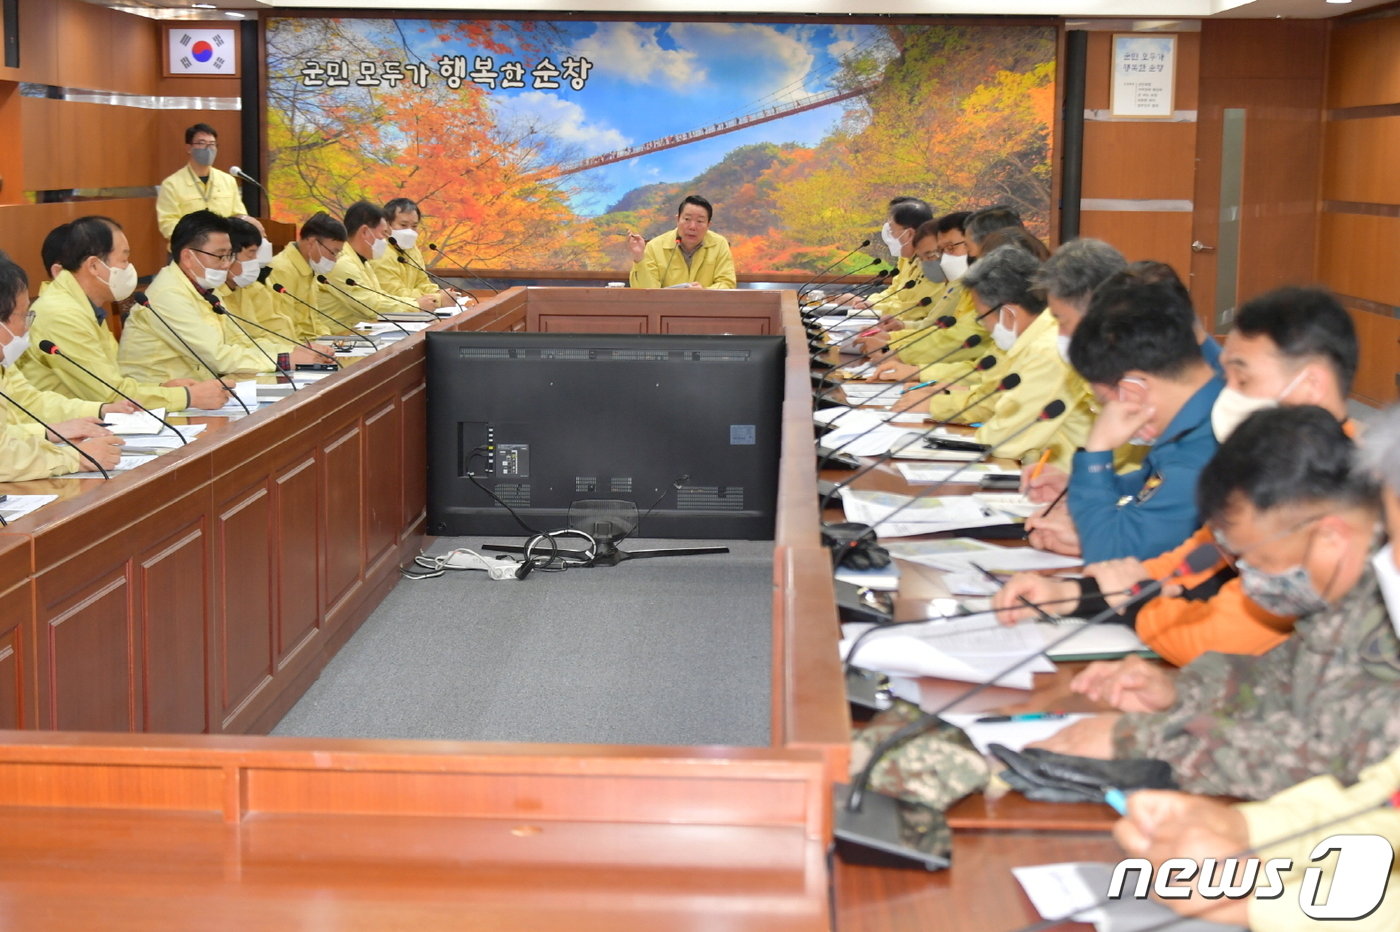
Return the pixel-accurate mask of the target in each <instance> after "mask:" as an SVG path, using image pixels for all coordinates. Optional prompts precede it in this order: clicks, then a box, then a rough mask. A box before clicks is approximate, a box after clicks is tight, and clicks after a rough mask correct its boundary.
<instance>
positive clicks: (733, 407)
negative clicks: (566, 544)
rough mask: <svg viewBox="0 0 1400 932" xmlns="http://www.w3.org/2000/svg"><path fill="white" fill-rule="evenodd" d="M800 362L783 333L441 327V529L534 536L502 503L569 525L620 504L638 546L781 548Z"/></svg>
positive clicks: (437, 470)
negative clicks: (784, 469) (773, 543)
mask: <svg viewBox="0 0 1400 932" xmlns="http://www.w3.org/2000/svg"><path fill="white" fill-rule="evenodd" d="M784 356H785V348H784V342H783V339H782V338H781V337H776V336H704V335H690V334H597V333H465V332H432V333H429V334H427V393H428V398H427V401H428V533H430V534H435V535H443V536H454V537H456V536H464V535H468V534H471V535H484V536H517V535H525V534H527V532H526V530H525V528H523V527H521V525H520V523H518V522H517V521H516V520H515V518H513V517H512V516H511V514H510V511H508V510H507V509H506V508H505V507H504V506H503V505H502V504H501V503H502V502H504V503H506V504H509V505H510V506H511V508H512V509H514V511H515V512H516V514H518V515H519V516H520V519H521V521H523V522H524V523H525V524H526V525H528V526H529V527H530V528H531V529H533V530H535V531H549V530H557V529H560V528H564V527H568V526H569V521H568V519H569V508H570V506H571V505H572V504H573V503H574V502H576V501H582V500H604V501H609V500H611V501H625V502H631V503H633V504H635V506H636V510H637V512H638V514H640V515H643V518H642V521H641V524H640V527H639V528H638V529H637V531H636V534H635V536H637V537H651V538H669V539H686V538H689V539H702V540H714V539H736V540H767V539H770V538H772V536H773V522H774V514H775V512H776V508H777V490H778V453H779V449H780V447H781V437H780V436H779V434H780V429H781V411H782V403H783V365H784ZM493 496H494V497H493ZM497 499H499V501H497ZM629 536H631V535H629Z"/></svg>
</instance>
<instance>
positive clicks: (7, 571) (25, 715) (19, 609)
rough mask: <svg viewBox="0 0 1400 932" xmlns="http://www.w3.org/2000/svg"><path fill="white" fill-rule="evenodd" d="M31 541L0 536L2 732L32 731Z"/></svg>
mask: <svg viewBox="0 0 1400 932" xmlns="http://www.w3.org/2000/svg"><path fill="white" fill-rule="evenodd" d="M33 565H34V561H33V549H32V546H31V543H30V540H29V538H28V537H26V536H24V535H21V534H6V533H3V532H0V606H4V612H3V617H0V728H33V727H34V725H35V704H34V656H33V654H34V635H35V631H34V582H33V580H32V579H31V578H30V576H31V573H32V571H33Z"/></svg>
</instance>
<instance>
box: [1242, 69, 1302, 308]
mask: <svg viewBox="0 0 1400 932" xmlns="http://www.w3.org/2000/svg"><path fill="white" fill-rule="evenodd" d="M1241 83H1243V84H1245V85H1253V84H1257V85H1258V86H1257V90H1256V92H1255V94H1254V95H1253V96H1254V97H1255V98H1256V99H1258V100H1274V101H1277V102H1278V103H1277V104H1274V105H1269V104H1262V105H1258V106H1252V107H1251V108H1250V111H1249V115H1248V116H1247V118H1246V121H1245V173H1244V188H1243V200H1244V203H1243V204H1242V205H1241V206H1242V209H1241V217H1240V261H1239V279H1238V281H1239V299H1240V301H1241V302H1244V301H1247V300H1249V299H1250V298H1253V297H1255V296H1257V295H1260V294H1262V293H1264V292H1266V291H1269V290H1271V289H1273V288H1278V287H1280V286H1282V285H1291V284H1310V283H1311V282H1312V281H1313V267H1314V265H1315V262H1316V255H1317V219H1318V195H1317V192H1318V181H1319V173H1320V171H1321V167H1322V141H1321V133H1320V132H1319V130H1320V129H1321V125H1322V106H1321V105H1322V84H1321V80H1320V77H1307V78H1300V79H1285V78H1277V79H1269V80H1266V81H1259V82H1253V81H1250V82H1239V81H1235V82H1233V86H1235V87H1236V88H1238V87H1239V85H1240V84H1241ZM1280 153H1287V154H1288V157H1287V158H1280V157H1279V154H1280Z"/></svg>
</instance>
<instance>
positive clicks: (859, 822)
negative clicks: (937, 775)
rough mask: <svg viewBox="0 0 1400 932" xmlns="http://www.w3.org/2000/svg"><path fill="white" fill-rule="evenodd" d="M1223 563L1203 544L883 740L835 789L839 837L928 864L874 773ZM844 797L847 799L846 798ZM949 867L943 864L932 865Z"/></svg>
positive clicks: (1214, 550)
mask: <svg viewBox="0 0 1400 932" xmlns="http://www.w3.org/2000/svg"><path fill="white" fill-rule="evenodd" d="M1219 560H1220V550H1219V549H1218V548H1217V547H1216V546H1215V545H1214V544H1202V545H1201V546H1200V547H1197V548H1196V549H1195V550H1193V551H1191V552H1190V553H1188V554H1187V555H1186V557H1185V559H1184V560H1182V562H1181V563H1180V564H1179V565H1178V566H1177V567H1176V568H1175V569H1173V570H1172V571H1171V572H1170V573H1168V574H1167V575H1166V576H1164V577H1162V578H1161V579H1156V580H1153V581H1152V582H1151V583H1148V584H1147V585H1145V586H1143V587H1142V589H1141V590H1140V591H1139V592H1138V593H1137V594H1136V595H1134V596H1133V597H1132V598H1130V599H1128V600H1127V601H1126V602H1124V603H1123V605H1121V606H1119V607H1118V608H1109V609H1106V610H1104V611H1102V612H1099V613H1098V614H1097V615H1095V616H1094V617H1092V618H1090V619H1088V620H1087V621H1086V622H1085V623H1084V624H1083V625H1082V626H1077V627H1074V628H1072V629H1070V630H1069V631H1068V632H1066V633H1065V634H1064V635H1062V636H1060V637H1058V638H1055V639H1054V640H1052V641H1050V642H1049V643H1047V644H1046V645H1045V646H1044V647H1042V648H1041V649H1040V650H1037V651H1032V652H1031V653H1028V654H1026V655H1025V656H1024V657H1021V658H1019V659H1018V660H1017V661H1016V662H1015V663H1012V664H1011V665H1010V666H1008V667H1006V668H1005V669H1004V670H1001V671H1000V672H998V673H996V674H994V675H993V676H990V677H988V678H987V679H986V681H984V682H981V683H978V684H976V685H974V686H973V687H972V688H970V689H967V690H965V691H963V692H962V693H961V694H960V695H958V696H956V697H954V698H953V700H952V701H950V702H947V703H945V704H944V705H942V706H940V707H939V708H938V709H936V710H934V711H932V712H925V713H924V714H923V715H921V716H920V717H919V718H917V719H915V720H914V721H912V722H910V723H909V724H908V725H905V726H904V727H902V728H900V729H899V730H897V731H895V732H894V733H892V734H891V735H890V736H889V737H887V738H886V739H885V740H884V741H881V742H880V743H879V744H878V745H876V746H875V747H874V749H872V750H871V752H870V758H869V759H868V760H867V761H866V763H865V766H864V767H863V768H861V771H860V773H858V774H856V776H855V777H854V778H853V779H852V780H851V782H850V785H849V786H841V785H840V784H838V785H837V797H838V800H840V801H839V802H838V804H837V808H836V831H835V834H836V837H837V838H838V839H839V840H841V841H843V842H847V843H851V844H856V845H860V846H862V847H868V848H875V849H877V850H880V851H884V852H886V853H890V854H896V855H899V856H902V857H905V858H910V859H913V860H919V861H924V862H925V863H928V857H927V856H926V855H924V854H923V853H922V852H918V851H915V850H914V849H913V848H910V847H908V846H907V845H905V844H904V842H903V840H902V839H901V838H900V836H899V835H898V834H897V829H898V822H899V820H898V801H896V800H895V799H894V798H893V797H890V796H886V795H884V794H883V793H872V792H870V791H869V790H868V789H867V787H868V786H869V784H870V777H871V774H873V773H874V772H875V768H876V767H877V766H878V765H879V763H880V761H881V760H883V759H884V757H885V756H886V755H887V754H889V753H890V752H891V751H893V750H894V749H895V748H897V747H899V746H900V745H902V744H904V743H905V742H906V741H910V740H912V739H914V738H916V737H918V736H919V735H921V734H923V733H924V732H925V731H927V730H928V729H929V728H931V727H933V726H934V725H935V724H937V722H938V721H939V720H940V719H939V717H940V716H941V715H943V714H944V713H946V712H947V711H948V710H950V709H952V708H954V707H956V706H958V705H960V704H961V703H963V702H966V701H967V700H968V699H970V698H972V697H973V696H975V695H977V694H978V693H980V692H982V691H983V690H985V689H987V688H988V687H989V686H992V685H993V684H995V683H997V682H998V681H1000V680H1001V679H1002V678H1004V677H1006V676H1008V675H1010V674H1012V673H1014V672H1016V671H1017V670H1019V669H1020V668H1021V667H1023V666H1025V665H1026V664H1028V663H1030V662H1031V661H1033V660H1035V659H1037V658H1039V657H1043V656H1045V655H1046V654H1048V653H1049V652H1050V651H1052V650H1054V649H1055V648H1057V647H1059V646H1060V645H1061V644H1064V643H1065V642H1066V641H1068V640H1069V639H1070V638H1073V637H1076V636H1078V635H1079V634H1081V633H1083V632H1084V631H1087V630H1089V629H1090V628H1093V627H1096V626H1098V625H1101V624H1103V623H1104V622H1106V621H1108V620H1109V619H1110V618H1112V617H1113V616H1115V615H1117V614H1118V613H1119V612H1121V611H1122V610H1123V609H1125V608H1128V607H1129V606H1131V605H1133V604H1134V603H1136V602H1142V601H1146V600H1147V599H1150V598H1152V597H1153V596H1155V595H1157V593H1159V592H1161V590H1162V587H1163V586H1164V585H1166V584H1167V583H1168V582H1170V581H1171V580H1172V579H1175V578H1176V577H1178V576H1183V575H1187V574H1190V573H1200V572H1204V571H1205V570H1208V569H1210V568H1211V567H1212V566H1214V565H1215V564H1216V563H1217V562H1219ZM843 796H844V798H842V797H843ZM891 828H894V829H895V830H896V834H893V835H891V833H890V829H891ZM930 866H937V867H942V866H945V865H944V862H942V861H941V860H940V861H939V862H938V863H937V864H934V865H930Z"/></svg>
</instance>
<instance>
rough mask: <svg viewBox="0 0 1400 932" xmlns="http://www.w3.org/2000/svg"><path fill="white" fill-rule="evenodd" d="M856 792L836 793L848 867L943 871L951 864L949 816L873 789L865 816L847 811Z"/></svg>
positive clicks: (864, 804)
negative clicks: (868, 865) (847, 803)
mask: <svg viewBox="0 0 1400 932" xmlns="http://www.w3.org/2000/svg"><path fill="white" fill-rule="evenodd" d="M850 790H851V788H850V786H849V785H848V784H845V783H837V784H835V785H834V786H833V787H832V791H833V794H834V796H835V798H836V799H835V803H836V831H835V835H836V856H837V857H839V858H840V859H841V860H842V861H845V862H846V863H847V864H870V865H875V866H881V867H899V868H905V869H910V868H922V869H924V870H926V871H938V870H944V869H945V868H947V867H948V866H949V865H950V864H951V863H952V862H951V856H952V849H953V834H952V831H951V830H950V829H949V828H948V822H947V820H946V819H944V818H943V813H941V812H935V811H934V810H932V809H930V808H929V807H927V806H920V805H918V804H916V803H906V802H903V801H901V800H898V799H894V798H893V797H890V796H886V795H884V794H883V793H877V792H875V791H874V790H871V789H867V790H866V791H865V795H864V796H863V797H862V799H861V806H860V809H859V811H856V812H852V811H851V810H850V809H848V808H846V799H847V797H848V796H849V794H850Z"/></svg>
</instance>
